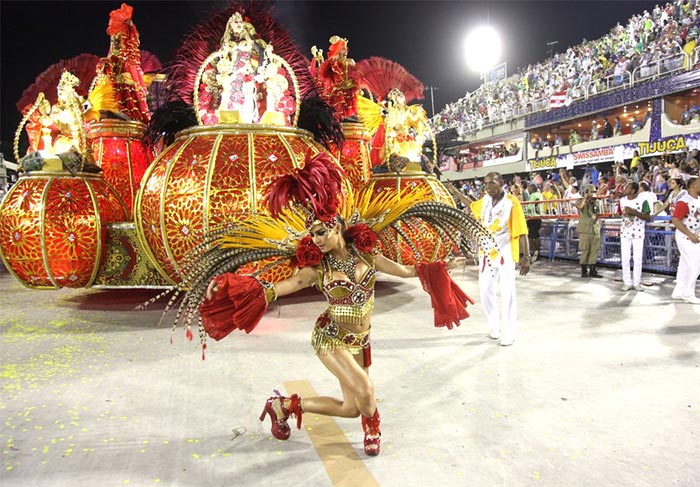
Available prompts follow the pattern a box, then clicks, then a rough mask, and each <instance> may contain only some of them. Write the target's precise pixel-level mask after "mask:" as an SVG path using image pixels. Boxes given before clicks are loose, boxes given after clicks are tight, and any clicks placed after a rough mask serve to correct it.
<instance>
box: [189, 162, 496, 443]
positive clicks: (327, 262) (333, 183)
mask: <svg viewBox="0 0 700 487" xmlns="http://www.w3.org/2000/svg"><path fill="white" fill-rule="evenodd" d="M341 183H342V180H341V177H340V173H339V172H338V168H337V167H336V166H334V165H333V163H332V162H330V161H329V160H328V159H327V156H325V155H322V154H319V155H317V156H315V157H313V158H312V159H310V160H307V162H306V165H305V167H304V169H302V170H297V171H295V172H294V173H293V174H291V175H288V176H283V177H281V178H280V179H278V180H277V181H276V182H274V183H272V185H271V186H270V187H269V188H268V196H267V199H266V203H267V206H268V208H269V209H270V215H263V214H258V215H254V216H252V217H251V218H250V219H249V220H247V221H246V222H244V223H242V224H241V226H239V227H237V228H235V229H230V230H223V231H222V232H225V236H223V237H221V235H220V234H219V235H218V236H213V237H212V239H213V240H211V241H209V242H206V243H205V244H203V246H205V247H204V248H206V246H207V245H208V246H209V247H211V246H212V244H213V245H214V246H213V247H212V248H209V249H208V250H206V251H204V252H198V253H197V257H196V259H195V263H194V264H193V265H192V267H191V269H192V272H191V275H192V278H191V279H189V280H188V281H187V282H186V283H184V284H185V285H186V286H183V287H188V288H189V292H188V294H187V296H186V298H185V300H184V302H183V304H182V305H181V313H180V314H179V315H178V316H179V317H182V316H184V320H185V323H186V324H188V323H189V322H190V321H192V317H193V316H194V314H195V311H196V309H197V307H198V309H199V313H200V316H201V318H202V320H201V324H202V328H203V331H202V329H200V338H204V332H206V334H208V335H209V336H211V337H212V338H214V339H216V340H219V339H221V338H223V337H224V336H226V335H227V334H228V333H230V332H231V331H232V330H234V329H242V330H245V331H247V332H250V331H251V330H252V329H253V328H254V327H255V326H256V325H257V323H258V322H259V321H260V319H261V318H262V316H263V314H264V313H265V310H266V309H267V305H268V304H269V303H270V302H271V301H273V300H274V299H276V298H277V297H279V296H284V295H287V294H290V293H293V292H296V291H299V290H301V289H303V288H306V287H309V286H315V287H316V288H318V289H319V290H320V291H321V292H323V293H324V295H325V296H326V298H327V300H328V308H327V309H326V310H325V312H324V313H323V314H321V316H320V317H319V318H318V320H317V321H316V326H315V327H314V329H313V333H312V346H313V348H314V350H315V351H316V353H317V355H318V357H319V359H320V360H321V362H322V363H323V365H325V366H326V368H327V369H328V370H329V371H330V372H331V373H332V374H333V375H335V376H336V378H337V379H338V381H339V382H340V388H341V391H342V399H335V398H331V397H306V398H303V399H302V398H300V397H299V396H297V395H296V394H294V395H292V396H291V397H282V396H273V397H270V398H269V399H268V400H267V402H266V404H265V408H264V410H263V413H262V415H261V417H260V419H261V421H262V420H264V419H265V416H267V415H269V416H270V419H271V421H272V428H271V431H272V434H273V435H274V436H275V437H276V438H278V439H281V440H286V439H287V438H289V434H290V428H289V425H288V423H287V420H288V418H289V417H290V416H291V417H296V419H297V428H299V429H300V428H301V418H302V413H303V412H313V413H317V414H324V415H330V416H340V417H357V416H360V415H361V416H362V426H363V430H364V433H365V439H364V449H365V453H366V454H367V455H378V454H379V449H380V435H381V433H380V429H379V412H378V411H377V405H376V402H375V398H374V387H373V384H372V380H371V379H370V377H369V375H368V373H367V369H368V367H369V366H370V364H371V354H370V340H369V333H370V317H371V313H372V309H373V307H374V283H375V280H376V272H377V271H381V272H385V273H387V274H391V275H395V276H398V277H413V276H418V277H419V278H420V280H421V284H422V285H423V288H424V289H425V290H426V291H428V293H429V294H430V295H431V303H432V306H433V308H434V311H435V313H434V315H435V326H447V327H448V329H451V328H452V326H453V325H459V322H460V320H462V319H464V318H467V317H468V316H469V314H468V313H467V311H466V305H467V302H468V301H469V302H472V303H473V301H472V300H471V298H469V297H468V296H467V295H466V294H464V292H462V290H461V289H459V287H458V286H457V285H456V284H455V283H454V282H453V281H452V280H451V279H450V277H449V275H448V274H447V269H451V268H455V267H458V266H460V265H463V264H464V259H463V258H454V259H451V260H450V261H449V262H448V263H445V262H443V261H441V262H433V263H427V264H418V265H416V266H412V265H401V264H398V263H396V262H394V261H391V260H389V259H387V258H385V257H384V256H382V255H381V254H380V253H379V252H378V250H377V249H378V247H377V242H378V238H381V239H382V240H383V241H384V242H389V240H387V233H386V231H387V230H388V228H387V227H388V226H389V225H391V224H392V222H394V223H396V222H397V221H400V220H401V219H402V218H404V217H405V218H423V219H425V220H426V221H428V222H431V223H432V224H433V225H435V226H436V228H440V231H441V235H444V236H445V237H446V238H448V239H450V240H452V242H453V243H454V244H455V245H460V244H462V243H463V242H464V240H463V239H464V237H466V236H468V237H477V238H478V239H479V244H480V246H481V247H482V249H484V250H485V251H486V253H487V254H488V253H489V249H492V250H493V249H495V242H494V241H493V238H492V237H491V236H490V234H489V233H488V231H487V230H486V229H484V228H483V227H482V226H480V224H479V223H478V222H477V221H476V220H474V219H473V218H472V217H470V216H467V215H465V214H464V212H461V211H460V210H457V209H456V208H453V207H450V206H448V205H444V204H442V203H437V202H425V201H424V200H423V198H424V197H425V195H423V194H417V192H416V191H415V190H411V191H408V192H403V193H396V194H394V193H384V194H383V195H379V196H376V195H375V196H372V191H371V189H370V191H368V192H367V193H365V194H364V195H360V197H357V199H355V200H353V201H350V202H348V201H347V200H346V201H344V202H343V203H344V207H343V208H340V206H341V202H340V199H339V195H340V189H341ZM421 200H422V201H423V202H420V201H421ZM339 211H340V213H342V217H341V215H340V214H339ZM361 218H363V219H364V220H361ZM346 221H347V223H346ZM294 229H297V230H294ZM292 230H293V232H292ZM375 231H378V232H379V236H378V234H377V233H375ZM290 232H291V233H290ZM294 232H296V235H297V236H296V237H295V236H294V235H292V233H294ZM302 235H305V236H304V237H303V238H301V236H302ZM449 235H452V236H449ZM290 242H293V243H290ZM297 242H298V244H297ZM414 250H415V249H414ZM276 256H279V257H282V259H281V260H280V261H286V260H287V259H290V258H291V260H292V261H293V262H295V263H296V264H297V266H298V267H299V270H298V272H297V273H296V274H295V275H294V276H293V277H291V278H288V279H286V280H283V281H280V282H278V283H277V284H272V283H269V282H266V281H264V280H262V279H259V278H257V277H255V276H244V275H240V274H233V273H232V272H231V271H233V270H236V269H238V268H239V267H240V266H241V265H243V264H246V263H249V262H253V261H261V260H264V259H269V258H271V257H276ZM497 256H498V254H497V251H495V250H494V251H493V253H492V255H490V259H491V261H494V262H495V261H496V257H497ZM197 259H198V260H197ZM197 262H198V263H197ZM200 303H202V304H201V305H200ZM188 334H189V332H188ZM203 345H204V344H203Z"/></svg>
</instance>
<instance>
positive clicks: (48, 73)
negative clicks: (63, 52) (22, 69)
mask: <svg viewBox="0 0 700 487" xmlns="http://www.w3.org/2000/svg"><path fill="white" fill-rule="evenodd" d="M99 60H100V57H99V56H97V55H95V54H89V53H83V54H78V55H77V56H74V57H72V58H70V59H64V60H61V61H58V62H57V63H55V64H52V65H51V66H49V67H48V68H46V69H45V70H44V71H43V72H42V73H41V74H39V76H37V77H36V79H35V80H34V83H32V84H31V85H30V86H29V87H28V88H27V89H25V90H24V91H23V92H22V96H21V97H20V98H19V101H17V104H16V107H17V110H19V111H20V113H22V112H23V110H24V109H25V108H26V107H27V106H28V105H32V104H33V103H34V102H35V101H36V97H37V96H39V93H41V92H43V93H44V95H45V96H46V99H47V100H48V101H49V102H50V103H51V104H52V105H53V104H55V103H56V102H57V101H58V95H57V94H56V88H57V87H58V82H59V80H60V79H61V75H62V74H63V72H64V71H70V72H71V73H73V74H74V75H75V76H77V78H78V79H79V80H80V85H79V86H77V87H76V91H77V92H78V94H79V95H80V96H83V97H86V96H87V95H88V90H89V89H90V85H91V84H92V80H93V79H94V78H95V74H96V71H95V69H96V67H97V63H98V62H99ZM141 69H142V70H143V72H144V73H152V72H159V71H161V70H162V69H163V65H162V64H161V62H160V60H159V59H158V57H157V56H156V55H155V54H153V53H151V52H149V51H144V50H141Z"/></svg>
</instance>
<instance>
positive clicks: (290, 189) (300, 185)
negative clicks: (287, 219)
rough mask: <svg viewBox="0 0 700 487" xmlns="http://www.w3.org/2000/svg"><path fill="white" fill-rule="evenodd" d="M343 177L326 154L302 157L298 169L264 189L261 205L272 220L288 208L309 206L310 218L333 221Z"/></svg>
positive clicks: (308, 154) (320, 153)
mask: <svg viewBox="0 0 700 487" xmlns="http://www.w3.org/2000/svg"><path fill="white" fill-rule="evenodd" d="M342 184H343V176H342V172H341V169H340V168H339V167H338V166H337V165H336V164H334V163H333V161H332V160H331V158H330V157H329V156H328V154H326V153H324V152H319V153H318V154H316V155H315V156H312V155H311V153H307V154H306V161H305V164H304V167H303V168H302V169H296V170H295V171H294V172H293V173H292V174H287V175H285V176H281V177H279V178H277V179H276V180H275V181H273V182H272V183H270V185H269V186H268V187H267V195H266V196H265V200H264V204H265V205H266V206H267V208H268V209H269V210H270V213H271V214H272V216H273V217H277V216H278V215H279V213H280V212H281V211H282V210H283V209H284V208H286V207H288V206H289V205H290V204H293V203H296V204H299V205H302V206H307V205H308V204H311V207H312V209H313V210H314V214H315V215H316V216H317V217H318V218H320V219H321V220H324V221H326V219H325V218H324V217H326V216H327V217H328V219H330V218H332V217H334V216H335V215H336V212H337V210H338V206H339V204H340V200H339V195H340V194H341V192H342Z"/></svg>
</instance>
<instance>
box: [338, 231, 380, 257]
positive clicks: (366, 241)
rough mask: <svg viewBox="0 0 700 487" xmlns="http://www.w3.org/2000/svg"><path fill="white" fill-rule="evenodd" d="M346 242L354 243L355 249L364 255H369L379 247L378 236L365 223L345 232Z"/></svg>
mask: <svg viewBox="0 0 700 487" xmlns="http://www.w3.org/2000/svg"><path fill="white" fill-rule="evenodd" d="M345 238H346V240H349V241H352V242H353V243H354V244H355V248H356V249H357V250H359V251H360V252H362V253H363V254H368V253H370V252H372V250H374V247H375V245H377V234H376V233H375V232H374V230H372V229H371V228H369V226H367V224H365V223H358V224H357V225H353V226H351V227H349V228H348V229H347V230H346V231H345Z"/></svg>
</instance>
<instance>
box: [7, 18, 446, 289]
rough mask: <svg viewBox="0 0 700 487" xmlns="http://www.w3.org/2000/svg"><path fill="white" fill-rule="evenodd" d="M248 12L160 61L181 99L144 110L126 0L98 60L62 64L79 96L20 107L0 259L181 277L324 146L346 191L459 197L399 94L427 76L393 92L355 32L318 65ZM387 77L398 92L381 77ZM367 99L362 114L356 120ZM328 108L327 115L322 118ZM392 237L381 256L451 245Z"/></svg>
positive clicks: (120, 275) (75, 270)
mask: <svg viewBox="0 0 700 487" xmlns="http://www.w3.org/2000/svg"><path fill="white" fill-rule="evenodd" d="M252 8H253V10H254V11H250V10H248V11H245V12H244V11H241V10H240V8H239V7H235V6H232V7H229V8H228V9H226V10H223V11H221V12H219V13H218V14H215V15H214V16H213V17H212V18H211V19H210V20H209V21H207V23H205V24H202V25H201V26H199V27H198V28H197V29H195V30H194V31H193V32H192V33H191V34H190V35H189V36H188V37H187V38H186V39H185V41H184V42H183V44H182V45H181V47H180V49H179V50H178V52H177V53H176V59H175V61H174V62H173V63H172V64H171V66H170V70H169V71H168V70H167V69H166V74H167V77H168V86H167V90H166V91H167V94H168V95H169V96H170V97H171V98H174V99H175V100H176V102H174V103H172V104H166V106H165V107H160V108H161V109H165V110H160V109H159V110H157V111H156V112H154V113H151V111H150V110H149V107H148V104H147V98H146V96H147V90H146V88H147V86H148V80H147V78H148V75H144V72H145V71H147V70H146V69H145V68H144V67H143V59H142V58H140V55H142V53H143V51H139V36H138V32H137V31H136V28H135V26H134V25H133V22H132V21H131V16H132V10H131V8H130V7H128V6H127V5H124V4H123V5H122V7H121V8H120V9H118V10H115V11H113V12H112V13H111V14H110V23H109V27H108V29H107V33H108V34H109V36H110V48H109V54H108V55H107V56H106V57H104V58H101V59H100V58H97V57H96V56H93V57H92V58H90V66H91V67H89V68H87V69H83V71H85V73H84V74H83V75H82V76H81V78H80V79H79V80H78V83H77V84H76V80H74V79H73V80H71V79H70V78H69V75H68V73H66V74H65V76H66V79H65V80H64V84H65V83H68V84H71V83H72V88H71V89H72V91H71V90H68V91H66V93H64V95H63V98H62V99H61V100H60V101H59V100H55V101H54V100H51V101H49V100H48V99H47V97H46V96H45V95H44V94H43V93H40V94H39V95H38V96H37V97H36V100H34V103H33V104H32V105H31V106H27V107H26V108H25V117H24V119H23V121H22V124H21V125H20V127H19V129H18V137H19V132H20V131H21V130H22V128H23V127H24V126H25V125H26V129H27V134H28V137H29V141H30V144H29V145H30V147H29V150H28V151H27V152H28V154H27V156H25V157H24V158H21V159H20V158H19V155H18V154H16V156H17V158H18V160H21V162H22V166H23V171H24V172H23V174H22V176H21V178H20V181H19V182H18V184H16V185H15V187H13V188H12V191H11V192H10V194H8V196H7V197H6V198H5V200H4V201H3V203H2V205H0V217H2V224H1V225H0V235H2V237H0V238H1V240H0V254H2V257H3V260H4V262H5V265H6V266H7V267H8V269H10V271H11V272H12V273H13V274H14V275H15V276H16V277H17V278H18V279H19V280H20V281H21V282H22V283H23V284H25V285H26V286H28V287H32V288H37V289H49V288H58V287H90V286H96V287H103V288H124V287H165V286H170V285H174V284H176V283H178V282H181V281H182V277H183V273H185V272H186V270H185V269H183V265H184V263H185V262H186V260H187V258H188V254H189V253H190V252H191V251H192V249H194V248H195V247H196V246H197V245H198V244H199V243H201V242H202V240H203V238H204V236H205V235H206V234H211V233H212V232H216V231H217V230H219V229H226V228H229V227H231V226H234V225H236V224H237V223H238V222H240V221H242V220H244V219H245V218H246V216H247V215H250V214H252V213H256V212H260V211H264V209H263V206H262V201H261V200H262V198H261V195H262V194H263V193H264V190H265V188H266V186H267V185H268V184H269V183H270V181H272V180H273V179H275V178H277V177H278V176H280V175H283V174H288V173H290V172H293V171H295V170H298V169H299V168H301V167H303V164H304V161H305V159H307V158H309V157H312V156H313V155H315V154H317V153H319V152H322V151H327V152H329V153H330V154H332V155H334V156H335V158H336V160H337V161H339V164H340V165H341V167H343V169H344V171H345V175H346V178H347V179H346V181H345V183H344V184H345V185H346V187H347V188H348V189H350V187H352V188H354V189H356V190H358V189H362V188H365V187H366V186H367V185H368V184H370V185H371V186H372V188H374V189H373V190H374V191H375V192H376V193H381V192H384V191H396V190H400V189H402V188H405V187H415V186H420V187H425V188H428V189H429V192H427V193H424V194H426V195H428V196H427V198H429V199H434V200H438V201H443V202H448V203H450V204H451V202H452V200H451V198H450V197H449V195H448V194H447V192H446V191H445V189H444V187H443V186H442V185H441V184H440V183H439V181H438V180H437V179H436V178H435V177H434V176H432V175H431V174H429V173H427V172H425V171H423V170H422V168H421V149H422V144H423V142H424V141H425V140H426V139H425V137H426V135H425V134H426V133H427V132H426V130H424V129H426V128H427V125H425V126H423V125H420V124H422V123H423V120H424V118H426V119H427V117H422V116H421V112H420V111H419V110H418V108H417V106H412V105H407V104H406V103H405V98H406V97H405V95H404V91H405V92H406V93H409V96H410V99H415V98H419V96H417V92H418V91H421V90H422V85H421V84H420V82H418V81H417V80H415V81H414V78H412V77H411V81H410V83H409V84H403V85H402V84H400V83H399V84H398V85H397V84H396V77H395V75H396V73H397V71H396V69H395V67H394V64H395V63H394V64H391V68H392V69H393V71H392V70H391V69H390V70H388V71H387V69H386V68H387V64H386V63H384V62H383V61H385V60H383V61H382V62H380V63H379V66H378V63H377V61H376V59H377V58H370V60H367V61H360V62H359V63H358V66H357V68H356V66H355V63H354V61H352V60H351V59H349V58H347V40H345V39H342V38H339V37H337V36H334V37H333V38H331V44H330V47H329V49H328V58H327V59H325V58H324V57H323V54H322V53H321V52H320V51H318V50H315V51H316V52H313V54H314V56H313V61H311V63H310V62H309V60H308V59H307V58H306V57H304V56H303V55H302V54H301V53H300V51H299V50H298V49H296V47H294V46H293V43H292V42H291V39H290V38H289V37H288V35H287V34H286V33H285V32H284V30H283V29H281V28H280V26H279V25H278V24H277V23H276V21H274V20H271V18H270V17H269V16H268V14H267V13H266V12H264V11H262V10H258V11H255V5H252ZM256 25H258V26H260V28H259V29H258V28H256ZM389 63H390V62H389ZM363 66H364V68H362V67H363ZM158 67H159V66H158ZM358 68H360V69H358ZM382 69H383V70H384V72H383V77H382V76H380V75H378V74H377V73H378V72H380V71H381V70H382ZM401 69H403V68H401ZM149 71H150V69H149ZM387 73H389V76H390V77H393V79H394V83H393V84H392V85H391V88H387V86H389V85H386V84H384V85H381V83H378V82H377V79H379V78H382V79H383V80H385V81H386V79H387V78H386V75H387ZM408 76H410V75H408ZM404 78H405V79H408V77H407V76H404ZM329 80H330V81H329ZM86 83H87V84H86ZM409 85H410V86H409ZM86 86H89V88H86ZM62 89H63V90H64V91H65V87H64V88H62ZM76 89H77V91H76ZM402 89H403V90H404V91H401V90H402ZM392 90H393V91H392ZM45 91H46V90H45ZM48 91H50V88H49V89H48ZM79 91H80V93H79ZM83 91H85V92H86V93H87V94H86V95H83V94H82V93H83ZM363 94H364V96H363ZM319 95H320V96H319ZM370 98H371V99H370ZM177 101H179V104H178V103H177ZM358 102H359V103H360V105H363V106H364V109H365V112H364V116H360V117H358V116H357V115H358V114H357V107H358ZM168 105H171V106H177V110H171V112H170V113H169V116H171V117H172V116H173V113H176V112H177V116H176V117H175V118H178V117H179V118H180V119H181V120H178V121H177V122H176V123H174V124H172V127H177V128H176V129H172V130H171V128H172V127H170V128H167V129H166V128H165V127H166V125H167V124H168V123H170V122H172V121H173V120H172V119H171V120H169V122H163V121H162V119H167V117H161V115H162V114H163V113H167V111H168V110H167V108H168ZM65 107H69V109H67V108H65ZM161 112H162V113H161ZM368 113H370V114H371V115H370V116H369V117H368V116H367V114H368ZM67 114H69V115H70V116H68V115H67ZM329 114H330V117H331V118H333V119H334V120H332V121H328V120H323V119H324V117H328V116H329ZM422 115H424V112H422ZM183 120H184V121H183ZM302 127H303V128H302ZM168 130H171V131H170V133H167V132H168ZM428 136H429V135H428ZM16 145H17V144H16ZM373 147H374V154H372V152H373ZM377 149H378V150H377ZM154 154H157V156H156V157H155V158H153V155H154ZM372 166H374V169H373V170H371V169H372ZM67 222H82V223H84V226H82V227H78V226H76V225H75V224H72V225H69V224H68V223H67ZM61 225H62V226H61ZM58 227H60V228H58ZM394 237H395V238H394V239H393V241H384V242H382V244H381V245H382V250H383V252H384V253H385V254H386V255H387V256H388V257H390V258H392V259H395V260H397V261H400V262H404V263H414V262H417V261H420V260H423V261H426V260H429V261H432V260H436V259H440V258H443V257H445V256H446V255H447V253H448V249H446V248H445V247H444V246H443V245H442V244H441V243H440V238H439V237H440V236H439V235H438V234H437V233H436V232H435V231H434V230H433V229H431V228H430V227H428V226H427V225H426V224H425V223H422V222H416V224H415V225H413V224H403V225H402V227H401V228H399V229H397V230H396V231H395V235H394ZM254 270H261V271H262V272H263V273H264V274H263V275H264V277H265V278H266V279H268V280H270V281H273V282H274V281H278V280H280V279H283V278H285V277H288V276H289V275H291V274H292V272H293V268H291V267H288V266H275V268H274V270H273V271H266V270H265V263H262V264H261V265H260V266H258V267H257V268H255V269H253V268H250V269H246V271H254Z"/></svg>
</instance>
